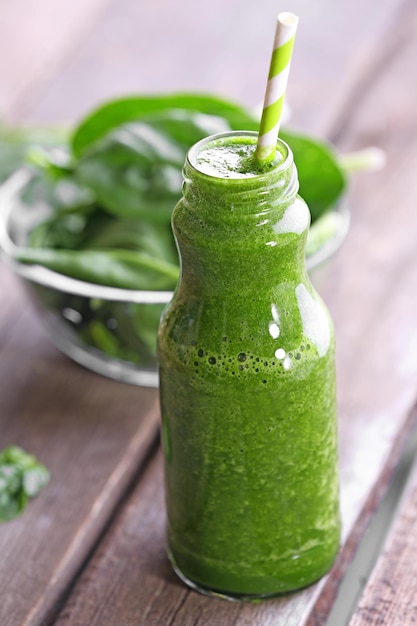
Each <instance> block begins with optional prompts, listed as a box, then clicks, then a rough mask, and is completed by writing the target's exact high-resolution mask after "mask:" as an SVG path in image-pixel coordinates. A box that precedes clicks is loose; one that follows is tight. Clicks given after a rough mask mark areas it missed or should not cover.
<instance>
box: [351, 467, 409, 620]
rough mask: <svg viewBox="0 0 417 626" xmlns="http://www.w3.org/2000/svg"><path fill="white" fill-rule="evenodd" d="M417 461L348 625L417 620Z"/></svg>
mask: <svg viewBox="0 0 417 626" xmlns="http://www.w3.org/2000/svg"><path fill="white" fill-rule="evenodd" d="M416 553H417V463H415V464H414V468H413V471H412V473H411V475H410V478H409V481H408V483H407V486H406V489H405V491H404V494H403V497H402V501H401V503H400V505H399V511H398V514H397V518H396V521H395V523H394V525H393V527H392V529H391V531H390V533H389V535H388V538H387V541H386V545H385V547H384V550H383V552H382V555H381V556H380V558H379V559H378V561H377V564H376V567H375V569H374V570H373V572H372V575H371V577H370V579H369V581H368V583H367V585H366V588H365V590H364V592H363V595H362V598H361V600H360V601H359V605H358V607H357V609H356V611H355V613H354V615H353V617H352V619H351V621H350V623H349V626H373V625H374V626H404V625H405V624H415V623H416V621H417V605H416V579H417V561H416Z"/></svg>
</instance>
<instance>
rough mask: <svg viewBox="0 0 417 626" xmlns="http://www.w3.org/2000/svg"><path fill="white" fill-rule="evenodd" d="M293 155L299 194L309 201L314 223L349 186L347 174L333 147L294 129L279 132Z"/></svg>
mask: <svg viewBox="0 0 417 626" xmlns="http://www.w3.org/2000/svg"><path fill="white" fill-rule="evenodd" d="M280 137H281V139H283V140H284V141H285V142H286V143H288V145H289V146H290V148H291V150H292V152H293V154H294V163H295V165H296V167H297V170H298V180H299V183H300V191H299V193H300V196H301V197H302V198H304V200H305V201H306V202H307V204H308V208H309V209H310V213H311V220H312V222H313V223H314V222H315V220H317V219H318V218H319V217H320V216H321V215H323V213H325V212H326V211H327V210H328V209H329V208H330V207H332V206H334V205H335V203H336V202H337V200H338V199H339V198H340V196H341V194H342V193H343V191H344V189H345V187H346V176H345V174H344V172H343V169H342V168H341V167H340V165H339V163H338V160H337V157H336V155H335V153H334V151H333V150H332V148H331V146H330V145H329V144H327V143H326V142H324V141H319V140H318V139H312V138H311V137H306V136H304V135H299V134H297V133H295V132H293V131H289V130H287V129H286V130H282V131H281V133H280Z"/></svg>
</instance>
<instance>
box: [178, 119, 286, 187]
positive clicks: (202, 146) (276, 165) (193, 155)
mask: <svg viewBox="0 0 417 626" xmlns="http://www.w3.org/2000/svg"><path fill="white" fill-rule="evenodd" d="M257 138H258V133H257V132H254V131H245V130H238V131H228V132H224V133H217V134H215V135H210V136H209V137H205V138H204V139H201V140H200V141H198V142H197V143H195V144H194V145H193V146H192V147H191V148H190V150H189V151H188V153H187V157H186V165H187V166H188V167H190V168H191V170H192V171H193V172H195V173H196V174H198V176H199V177H202V178H205V179H206V180H207V181H210V180H213V181H215V180H216V181H223V182H226V181H227V184H230V185H234V184H244V183H245V181H248V183H249V181H250V182H252V183H253V182H256V183H258V184H259V183H261V182H262V181H263V180H268V179H270V177H271V175H273V176H274V177H276V176H279V175H280V174H281V173H284V172H285V171H287V170H288V169H289V168H290V167H291V166H292V165H293V155H292V152H291V150H290V148H289V146H288V145H287V144H286V143H285V142H284V141H282V140H281V139H277V153H278V154H279V155H281V158H280V159H277V160H276V162H272V164H270V165H269V167H268V169H264V170H260V171H259V172H257V171H255V170H254V169H253V168H252V170H251V171H250V173H243V174H242V173H241V172H239V170H238V169H236V172H235V173H233V171H232V172H230V171H229V172H227V175H222V172H221V171H216V169H215V168H210V169H208V168H207V167H203V166H202V165H201V164H200V163H199V156H200V155H201V154H202V153H204V152H205V151H207V150H208V149H209V148H210V145H212V147H213V148H214V147H215V146H216V145H217V146H219V145H220V146H221V145H233V143H235V144H236V146H238V145H239V143H238V141H234V142H232V141H229V142H228V141H227V140H239V139H242V140H246V141H244V142H242V145H243V144H245V145H248V146H251V147H253V146H255V147H256V141H257ZM248 140H249V141H248ZM248 158H249V157H248Z"/></svg>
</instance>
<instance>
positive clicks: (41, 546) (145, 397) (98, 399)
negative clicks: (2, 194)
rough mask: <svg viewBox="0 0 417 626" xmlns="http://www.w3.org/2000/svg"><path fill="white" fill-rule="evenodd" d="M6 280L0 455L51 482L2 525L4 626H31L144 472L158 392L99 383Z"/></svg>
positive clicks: (0, 339) (0, 615)
mask: <svg viewBox="0 0 417 626" xmlns="http://www.w3.org/2000/svg"><path fill="white" fill-rule="evenodd" d="M9 282H10V275H9V272H8V270H7V269H6V268H5V267H3V268H2V294H3V296H2V300H3V301H2V308H1V311H0V316H1V320H0V321H1V326H0V328H1V331H0V424H1V428H0V448H1V449H2V448H3V447H5V446H7V445H10V444H17V445H21V446H22V447H23V448H25V449H27V450H28V451H30V452H32V453H34V454H36V455H37V456H38V457H39V459H40V460H41V461H42V462H43V463H45V464H46V466H47V467H48V468H49V469H50V471H51V473H52V480H51V482H50V484H49V485H48V486H47V487H46V488H45V489H44V491H43V492H42V494H41V495H40V496H39V497H38V498H36V499H35V500H34V501H33V502H31V503H30V504H29V506H28V508H27V510H26V512H25V513H24V514H23V515H22V516H21V517H20V518H18V519H16V520H14V521H12V522H8V523H7V524H2V526H1V530H0V552H1V554H2V559H1V562H0V589H1V590H2V601H1V603H0V623H1V624H2V625H4V626H23V625H25V626H35V625H38V624H41V623H44V620H46V618H47V616H48V615H49V613H50V611H51V608H52V607H55V605H56V603H57V602H58V601H59V599H60V597H61V595H62V594H63V593H64V592H65V590H66V589H67V587H68V585H69V584H70V582H71V580H72V579H73V578H74V576H75V574H76V572H77V571H78V569H79V567H80V565H81V564H82V563H83V561H84V559H85V558H86V556H87V555H88V553H89V551H90V550H91V549H92V547H93V546H94V544H95V542H96V541H97V538H98V537H99V536H100V534H101V532H102V531H103V529H104V528H105V526H106V524H107V523H108V520H109V518H110V517H111V515H112V514H113V512H114V510H115V509H116V507H117V505H118V503H119V501H120V499H121V497H122V495H123V494H124V493H125V491H126V489H127V488H128V486H129V484H130V483H131V482H132V480H134V479H135V477H136V476H137V474H138V472H139V471H140V467H141V464H142V463H143V461H144V459H145V458H146V455H147V453H148V450H149V448H150V447H151V446H152V444H154V443H155V440H156V432H157V424H158V403H157V398H156V393H155V391H154V390H150V389H148V390H145V389H138V388H136V387H133V386H129V385H123V384H121V383H120V384H119V383H116V382H113V381H110V380H107V379H104V378H102V377H100V376H97V375H95V374H93V373H91V372H88V371H87V370H85V369H83V368H81V367H79V366H77V365H75V364H74V363H72V362H71V361H70V360H69V359H67V358H66V357H64V356H62V355H61V354H60V353H58V351H57V350H56V349H55V348H54V347H53V346H52V344H51V343H50V342H49V341H48V339H47V338H46V336H45V334H44V331H43V330H42V328H41V326H40V324H39V321H38V320H37V319H36V318H35V316H34V314H33V312H32V309H31V307H29V303H28V300H27V298H26V297H25V295H24V294H23V293H22V290H21V289H20V288H19V287H18V286H17V284H16V280H15V279H14V280H13V282H12V283H11V284H12V285H13V288H12V289H11V290H9V289H8V287H10V284H9ZM5 288H7V291H6V290H5ZM5 293H7V294H8V298H7V299H5V295H4V294H5ZM4 300H6V303H7V302H8V301H9V302H12V301H13V302H12V306H11V309H7V307H3V302H4ZM19 310H21V314H20V315H18V313H19ZM11 311H12V312H13V313H14V318H15V319H12V315H11Z"/></svg>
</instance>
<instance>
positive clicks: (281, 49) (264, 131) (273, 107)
mask: <svg viewBox="0 0 417 626" xmlns="http://www.w3.org/2000/svg"><path fill="white" fill-rule="evenodd" d="M297 26H298V17H297V16H296V15H294V13H280V14H279V15H278V18H277V29H276V32H275V41H274V49H273V52H272V57H271V65H270V67H269V75H268V83H267V86H266V92H265V100H264V106H263V111H262V119H261V124H260V126H259V136H258V144H257V147H256V152H255V157H256V159H257V161H259V162H260V163H268V162H269V161H272V159H273V158H274V157H275V153H276V144H277V138H278V131H279V126H280V121H281V114H282V107H283V104H284V98H285V90H286V88H287V82H288V74H289V72H290V64H291V57H292V50H293V47H294V39H295V33H296V31H297Z"/></svg>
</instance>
